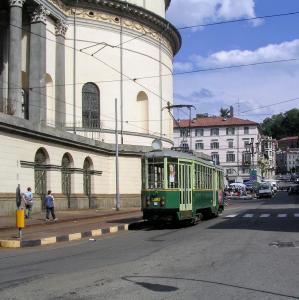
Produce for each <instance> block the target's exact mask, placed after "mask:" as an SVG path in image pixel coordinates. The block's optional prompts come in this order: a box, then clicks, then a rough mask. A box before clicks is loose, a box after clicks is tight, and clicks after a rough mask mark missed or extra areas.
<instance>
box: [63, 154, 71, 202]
mask: <svg viewBox="0 0 299 300" xmlns="http://www.w3.org/2000/svg"><path fill="white" fill-rule="evenodd" d="M72 162H73V160H72V157H71V156H70V154H68V153H65V154H64V155H63V157H62V161H61V185H62V193H63V194H64V195H66V196H67V198H68V207H69V208H70V195H71V191H72V173H71V169H70V168H71V167H72Z"/></svg>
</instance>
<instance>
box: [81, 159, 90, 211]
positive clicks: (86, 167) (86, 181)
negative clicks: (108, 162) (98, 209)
mask: <svg viewBox="0 0 299 300" xmlns="http://www.w3.org/2000/svg"><path fill="white" fill-rule="evenodd" d="M91 170H92V161H91V159H90V158H89V157H86V158H85V160H84V164H83V191H84V194H85V195H86V196H87V197H88V200H89V208H91V206H92V205H91Z"/></svg>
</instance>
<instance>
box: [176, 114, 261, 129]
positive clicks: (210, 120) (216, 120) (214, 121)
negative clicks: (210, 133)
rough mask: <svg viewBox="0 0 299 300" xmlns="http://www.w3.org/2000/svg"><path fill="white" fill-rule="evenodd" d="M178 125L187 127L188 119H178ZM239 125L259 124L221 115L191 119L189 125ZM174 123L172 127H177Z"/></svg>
mask: <svg viewBox="0 0 299 300" xmlns="http://www.w3.org/2000/svg"><path fill="white" fill-rule="evenodd" d="M179 124H180V127H182V128H184V127H189V120H188V119H187V120H179ZM241 125H255V126H257V125H259V124H258V123H256V122H254V121H250V120H244V119H239V118H236V117H232V118H223V117H204V118H198V119H195V120H192V121H191V127H215V126H217V127H220V126H241ZM178 127H179V126H178V125H177V124H174V128H178Z"/></svg>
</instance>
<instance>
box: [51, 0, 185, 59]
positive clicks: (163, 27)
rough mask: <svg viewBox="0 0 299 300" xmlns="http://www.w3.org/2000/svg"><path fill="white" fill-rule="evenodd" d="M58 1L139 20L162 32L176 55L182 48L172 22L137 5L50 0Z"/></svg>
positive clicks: (115, 0)
mask: <svg viewBox="0 0 299 300" xmlns="http://www.w3.org/2000/svg"><path fill="white" fill-rule="evenodd" d="M56 1H57V2H61V3H63V4H64V5H65V6H66V7H67V8H68V9H73V8H74V7H75V4H76V5H77V8H85V9H90V10H100V11H103V12H106V13H109V14H116V15H119V16H122V17H124V18H128V19H131V20H133V21H136V22H139V23H140V24H143V25H145V26H148V27H149V28H152V29H153V30H155V31H156V32H157V33H162V35H163V37H164V38H166V39H167V40H168V42H169V43H170V45H171V47H172V51H173V53H174V55H175V54H176V53H177V52H178V51H179V50H180V48H181V44H182V39H181V35H180V33H179V32H178V30H177V29H176V28H175V27H174V26H173V25H172V24H171V23H169V22H168V21H167V20H165V19H163V18H162V17H160V16H158V15H156V14H154V13H152V12H150V11H148V10H146V9H144V8H142V7H139V6H137V5H134V4H130V3H127V2H124V1H121V0H78V1H74V0H60V1H59V0H51V1H50V2H56ZM165 1H166V5H169V4H170V0H165Z"/></svg>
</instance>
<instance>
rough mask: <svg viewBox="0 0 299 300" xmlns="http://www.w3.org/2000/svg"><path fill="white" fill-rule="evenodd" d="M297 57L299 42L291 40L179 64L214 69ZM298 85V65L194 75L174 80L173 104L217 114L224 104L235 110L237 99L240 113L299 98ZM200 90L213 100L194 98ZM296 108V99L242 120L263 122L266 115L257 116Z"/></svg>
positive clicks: (253, 112)
mask: <svg viewBox="0 0 299 300" xmlns="http://www.w3.org/2000/svg"><path fill="white" fill-rule="evenodd" d="M297 57H298V58H299V40H293V41H289V42H284V43H281V44H270V45H267V46H265V47H262V48H258V49H256V50H253V51H249V50H243V51H242V50H231V51H220V52H216V53H213V54H211V55H209V56H208V57H202V56H200V55H193V56H192V57H190V60H189V61H187V62H182V65H184V64H187V65H189V64H193V68H194V69H195V68H210V67H212V68H213V67H222V66H230V65H239V64H248V63H256V62H262V61H271V60H280V59H290V58H297ZM177 71H178V70H176V72H177ZM298 82H299V62H287V63H277V64H266V65H259V66H254V67H244V68H236V69H228V70H221V71H210V72H202V73H193V74H189V75H181V76H176V77H175V84H174V88H175V101H176V103H182V102H183V103H188V102H190V101H192V104H194V103H195V104H196V106H197V108H198V112H202V113H203V112H208V113H211V114H217V113H218V112H219V109H220V107H221V106H225V105H232V104H234V106H235V108H236V111H237V105H236V102H237V101H238V99H239V100H240V102H241V104H240V112H243V111H246V110H248V109H252V108H256V107H260V106H264V105H270V104H271V103H276V102H280V101H283V100H287V99H292V98H296V97H299V85H298ZM202 90H209V91H210V93H211V95H212V97H210V98H200V97H197V96H196V95H197V94H198V93H199V92H200V91H202ZM180 95H184V97H181V96H180ZM298 106H299V101H298V100H297V101H292V102H287V103H285V104H282V105H273V106H269V107H267V108H264V109H257V110H254V111H252V112H249V113H248V115H246V114H245V115H243V116H242V117H245V118H249V119H253V120H262V119H264V118H265V117H266V115H260V116H258V115H256V114H273V113H279V112H282V111H286V110H288V109H291V108H293V107H298Z"/></svg>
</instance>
